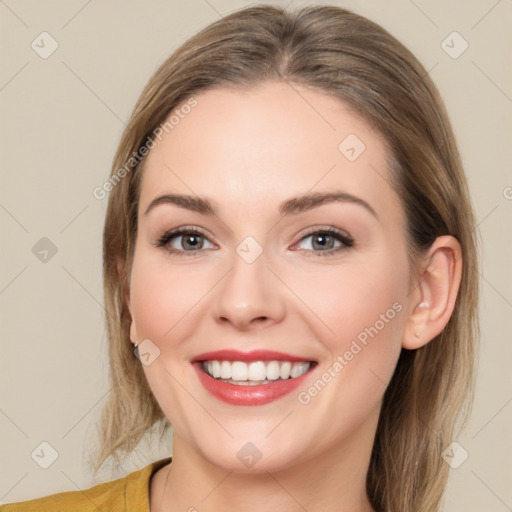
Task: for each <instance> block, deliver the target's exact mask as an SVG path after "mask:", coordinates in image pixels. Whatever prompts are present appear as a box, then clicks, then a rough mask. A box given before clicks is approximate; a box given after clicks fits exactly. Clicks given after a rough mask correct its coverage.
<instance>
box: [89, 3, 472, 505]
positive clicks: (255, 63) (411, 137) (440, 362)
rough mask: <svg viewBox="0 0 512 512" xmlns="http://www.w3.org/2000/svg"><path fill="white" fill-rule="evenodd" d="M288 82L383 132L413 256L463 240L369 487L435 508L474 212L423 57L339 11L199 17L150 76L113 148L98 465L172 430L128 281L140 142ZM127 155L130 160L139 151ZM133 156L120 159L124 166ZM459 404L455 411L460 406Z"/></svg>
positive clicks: (463, 364) (379, 438) (398, 375)
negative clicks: (439, 243) (128, 296)
mask: <svg viewBox="0 0 512 512" xmlns="http://www.w3.org/2000/svg"><path fill="white" fill-rule="evenodd" d="M267 79H270V80H282V81H286V82H289V83H292V84H301V85H303V86H307V87H311V88H314V89H315V90H318V91H321V92H324V93H326V94H329V95H332V96H334V97H337V98H339V99H340V100H341V101H343V102H344V103H345V104H346V105H349V106H350V107H351V108H352V109H353V110H354V111H355V112H356V113H358V114H360V115H361V116H362V117H363V119H365V120H366V121H367V122H369V123H370V124H371V125H372V126H374V127H376V128H377V130H379V132H380V133H381V135H382V136H383V138H384V139H385V140H386V141H387V143H388V147H389V152H390V161H391V162H390V170H391V174H392V178H393V186H394V188H395V189H396V191H397V192H398V194H399V196H400V198H401V200H402V202H403V207H404V210H405V213H406V217H407V228H408V232H407V237H408V243H409V247H410V255H411V262H414V261H416V259H417V258H416V257H417V256H418V255H420V254H421V253H422V251H424V250H425V249H427V248H428V247H429V246H430V245H431V244H432V242H433V241H434V240H435V239H436V237H438V236H441V235H452V236H454V237H455V238H457V240H458V241H459V243H460V245H461V248H462V257H463V262H464V265H463V275H462V282H461V286H460V290H459V294H458V297H457V301H456V305H455V310H454V312H453V315H452V317H451V319H450V320H449V322H448V324H447V326H446V328H445V329H444V330H443V332H442V333H441V334H439V336H437V337H436V338H435V339H433V340H432V341H431V342H430V343H428V344H427V345H425V346H424V347H422V348H420V349H418V350H414V351H409V350H402V352H401V355H400V358H399V361H398V364H397V367H396V370H395V373H394V375H393V377H392V379H391V382H390V384H389V386H388V388H387V390H386V392H385V395H384V400H383V406H382V410H381V415H380V419H379V423H378V427H377V432H376V437H375V442H374V446H373V452H372V456H371V461H370V467H369V471H368V475H367V492H368V495H369V497H370V500H371V502H372V504H373V506H374V508H375V509H376V510H377V511H379V512H380V511H393V512H398V511H400V512H423V511H429V512H430V511H437V510H439V506H440V502H441V498H442V494H443V492H444V489H445V486H446V481H447V477H448V466H447V464H446V463H444V461H443V460H442V458H441V453H442V451H443V450H444V449H445V448H446V447H447V445H449V444H450V443H451V442H452V441H453V436H454V430H455V427H456V426H457V419H458V418H459V419H462V420H463V421H462V423H461V425H459V427H460V428H462V426H463V425H464V424H465V422H466V420H467V418H468V416H469V412H470V407H471V402H472V393H473V383H474V354H475V349H476V344H477V340H478V321H477V296H478V279H477V250H476V240H475V235H474V229H475V225H474V216H473V212H472V207H471V203H470V199H469V193H468V189H467V184H466V179H465V176H464V172H463V169H462V164H461V160H460V157H459V153H458V149H457V145H456V142H455V139H454V135H453V132H452V129H451V126H450V122H449V119H448V116H447V113H446V111H445V107H444V105H443V102H442V100H441V98H440V96H439V94H438V92H437V89H436V87H435V86H434V84H433V82H432V81H431V79H430V77H429V76H428V74H427V72H426V71H425V69H424V68H423V66H422V65H421V64H420V63H419V62H418V60H417V59H416V58H415V57H414V56H413V55H412V54H411V53H410V52H409V51H408V50H407V49H406V48H405V47H404V46H403V45H402V44H401V43H399V42H398V41H397V40H396V39H395V38H394V37H393V36H391V35H390V34H389V33H388V32H387V31H385V30H384V29H383V28H381V27H380V26H378V25H377V24H375V23H373V22H371V21H369V20H368V19H366V18H364V17H362V16H359V15H356V14H354V13H352V12H350V11H347V10H345V9H341V8H337V7H331V6H321V7H307V8H303V9H300V10H297V11H294V12H288V11H285V10H281V9H279V8H277V7H273V6H266V5H261V6H255V7H250V8H246V9H243V10H240V11H237V12H234V13H232V14H230V15H229V16H226V17H224V18H223V19H221V20H219V21H218V22H216V23H213V24H212V25H210V26H208V27H206V28H205V29H203V30H202V31H201V32H199V33H198V34H196V35H195V36H194V37H192V38H191V39H189V40H188V41H187V42H186V43H185V44H183V45H182V46H181V47H180V48H179V49H178V50H177V51H176V52H174V54H173V55H171V56H170V57H169V58H168V59H167V60H166V61H165V62H164V63H163V64H162V65H161V66H160V67H159V69H158V70H157V71H156V72H155V73H154V75H153V76H152V77H151V79H150V80H149V83H148V84H147V86H146V87H145V89H144V90H143V92H142V94H141V96H140V98H139V100H138V101H137V104H136V106H135V108H134V110H133V113H132V115H131V118H130V120H129V122H128V124H127V126H126V129H125V131H124V133H123V135H122V139H121V141H120V144H119V148H118V150H117V153H116V155H115V158H114V161H113V166H112V173H111V177H112V178H114V177H117V178H119V170H120V169H123V168H124V169H125V173H124V174H123V176H122V179H117V181H116V182H115V183H114V186H113V187H112V190H111V191H110V195H109V198H108V208H107V213H106V219H105V227H104V235H103V244H104V246H103V258H104V267H103V278H104V293H105V308H106V322H107V331H108V342H109V358H110V379H111V391H110V394H109V396H108V399H107V401H106V403H105V405H104V408H103V411H102V417H101V421H100V422H99V450H98V453H97V454H96V455H95V456H94V460H95V469H96V470H97V469H98V468H99V467H101V465H102V464H103V463H104V461H105V460H106V459H107V458H109V457H110V456H112V457H114V458H115V459H116V460H119V455H120V453H122V454H125V455H126V454H129V453H130V452H131V451H132V450H133V448H134V447H135V446H136V445H137V444H138V442H139V441H140V440H141V439H142V438H143V436H144V434H145V433H146V432H148V431H150V430H152V428H154V427H155V425H156V426H158V422H160V423H161V425H160V427H161V434H162V436H163V434H164V432H165V431H166V430H167V428H168V427H169V423H168V421H166V418H165V415H164V414H163V412H162V410H161V409H160V406H159V405H158V403H157V401H156V400H155V398H154V396H153V394H152V392H151V390H150V388H149V386H148V383H147V381H146V378H145V375H144V372H143V370H142V367H141V364H140V362H139V360H137V359H136V358H135V357H134V356H133V353H132V345H131V343H130V338H129V326H130V315H129V312H128V309H127V305H126V301H125V296H124V293H125V291H126V289H127V286H128V280H129V275H130V268H131V263H132V257H133V250H134V244H135V237H136V231H137V209H138V200H139V192H140V190H139V189H140V177H141V174H142V165H143V163H144V157H143V156H142V155H141V149H142V148H143V147H145V145H147V143H148V141H150V140H151V136H152V134H153V133H154V131H155V130H156V129H157V128H158V126H160V125H161V124H162V123H164V122H165V121H166V119H167V118H168V116H169V115H170V113H171V112H173V110H174V109H176V108H178V107H179V106H180V105H182V104H183V103H184V102H185V101H187V100H189V99H190V98H191V97H193V96H194V95H198V94H199V93H201V92H204V91H206V90H208V89H210V88H212V87H218V86H229V87H250V86H252V85H256V84H258V83H260V82H262V81H263V80H267ZM134 155H135V156H136V157H135V158H134ZM127 163H128V164H129V166H128V168H127V167H126V165H127ZM461 413H462V414H461Z"/></svg>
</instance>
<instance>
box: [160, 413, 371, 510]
mask: <svg viewBox="0 0 512 512" xmlns="http://www.w3.org/2000/svg"><path fill="white" fill-rule="evenodd" d="M371 423H372V425H368V424H367V425H365V426H361V428H360V429H358V431H357V434H356V436H357V440H355V439H350V440H347V442H346V443H345V444H342V445H339V446H338V447H336V449H330V450H328V451H326V452H325V453H319V454H317V455H315V456H314V457H312V458H309V459H307V460H304V461H300V462H296V463H294V464H293V465H290V466H289V467H287V468H286V469H283V470H280V471H276V472H269V471H263V472H260V473H251V474H248V473H236V472H233V471H226V470H224V469H222V468H219V467H217V466H215V465H213V464H212V463H211V462H209V461H208V460H206V459H205V458H204V457H203V456H202V455H201V454H200V453H198V452H197V451H196V450H194V448H193V447H192V446H190V445H189V444H188V443H187V442H186V441H185V440H184V439H183V438H182V437H181V436H179V435H178V434H176V433H174V435H173V460H172V464H171V467H170V471H169V467H165V468H162V470H161V472H162V473H161V474H160V475H159V477H158V479H155V482H157V485H152V489H151V496H152V499H151V501H150V503H151V512H160V511H164V510H165V511H166V512H177V511H188V512H199V511H201V512H218V511H221V510H244V512H260V511H261V510H262V509H264V510H275V511H278V512H292V511H293V512H295V511H304V510H307V511H308V512H334V511H336V512H374V509H373V508H372V506H371V504H370V502H369V500H368V497H367V494H366V474H367V471H368V466H369V462H370V455H371V448H372V446H373V438H374V435H375V428H376V423H375V422H371Z"/></svg>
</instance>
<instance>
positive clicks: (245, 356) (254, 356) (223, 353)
mask: <svg viewBox="0 0 512 512" xmlns="http://www.w3.org/2000/svg"><path fill="white" fill-rule="evenodd" d="M196 361H246V362H252V361H291V362H296V361H314V359H311V358H309V357H302V356H295V355H292V354H287V353H285V352H276V351H274V350H251V351H249V352H241V351H239V350H231V349H225V350H214V351H211V352H203V353H202V354H199V355H197V356H195V357H194V358H192V362H196Z"/></svg>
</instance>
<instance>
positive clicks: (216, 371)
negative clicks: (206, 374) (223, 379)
mask: <svg viewBox="0 0 512 512" xmlns="http://www.w3.org/2000/svg"><path fill="white" fill-rule="evenodd" d="M210 375H211V376H212V377H215V378H216V379H218V378H219V377H220V363H219V361H212V371H211V372H210Z"/></svg>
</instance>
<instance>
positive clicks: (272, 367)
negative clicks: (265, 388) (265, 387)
mask: <svg viewBox="0 0 512 512" xmlns="http://www.w3.org/2000/svg"><path fill="white" fill-rule="evenodd" d="M267 379H268V380H277V379H279V362H278V361H270V363H268V365H267Z"/></svg>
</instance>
